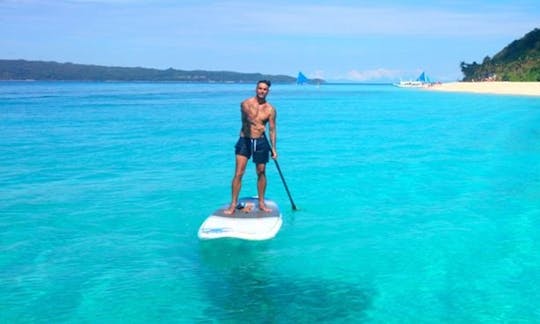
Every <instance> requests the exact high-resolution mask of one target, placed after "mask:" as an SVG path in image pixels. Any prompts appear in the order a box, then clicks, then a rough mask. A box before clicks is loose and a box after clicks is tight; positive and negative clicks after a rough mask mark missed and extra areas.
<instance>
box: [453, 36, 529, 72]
mask: <svg viewBox="0 0 540 324" xmlns="http://www.w3.org/2000/svg"><path fill="white" fill-rule="evenodd" d="M461 71H462V72H463V75H464V78H463V81H483V80H493V81H540V29H538V28H535V29H534V30H533V31H531V32H529V33H528V34H526V35H525V36H523V37H522V38H521V39H518V40H515V41H513V42H512V43H510V44H509V45H508V46H506V47H505V48H503V49H502V50H501V51H500V52H499V53H497V54H495V55H494V56H493V58H490V57H489V56H486V58H484V61H483V62H482V63H481V64H478V63H476V62H473V63H472V64H469V63H465V62H461Z"/></svg>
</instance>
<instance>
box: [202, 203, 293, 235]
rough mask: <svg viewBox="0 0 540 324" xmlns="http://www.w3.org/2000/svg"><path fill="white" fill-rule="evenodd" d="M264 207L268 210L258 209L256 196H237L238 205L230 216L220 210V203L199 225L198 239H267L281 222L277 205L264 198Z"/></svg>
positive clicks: (273, 233)
mask: <svg viewBox="0 0 540 324" xmlns="http://www.w3.org/2000/svg"><path fill="white" fill-rule="evenodd" d="M265 204H266V207H268V208H270V209H272V211H271V212H268V213H267V212H264V211H261V210H260V209H259V200H258V198H257V197H247V198H241V199H240V200H239V201H238V207H237V208H236V209H235V211H234V213H233V214H232V215H226V214H225V213H224V211H225V210H226V209H227V208H228V207H229V206H228V205H227V206H224V207H222V208H220V209H218V210H216V211H214V213H212V215H210V216H208V218H207V219H206V220H205V221H204V223H202V225H201V227H200V228H199V233H198V236H199V238H200V239H217V238H223V237H232V238H239V239H244V240H258V241H259V240H268V239H271V238H273V237H274V236H276V234H277V232H278V231H279V229H280V228H281V224H282V223H283V220H282V217H281V213H280V211H279V208H278V206H277V204H276V203H275V202H273V201H271V200H265Z"/></svg>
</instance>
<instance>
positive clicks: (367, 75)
mask: <svg viewBox="0 0 540 324" xmlns="http://www.w3.org/2000/svg"><path fill="white" fill-rule="evenodd" d="M400 74H401V72H400V71H398V70H388V69H382V68H380V69H375V70H367V71H358V70H350V71H349V72H347V74H346V77H345V79H348V80H352V81H375V80H381V79H383V80H394V79H397V78H399V77H400Z"/></svg>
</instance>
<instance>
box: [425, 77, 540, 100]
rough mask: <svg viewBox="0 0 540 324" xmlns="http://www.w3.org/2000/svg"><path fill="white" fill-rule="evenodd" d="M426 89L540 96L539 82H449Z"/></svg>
mask: <svg viewBox="0 0 540 324" xmlns="http://www.w3.org/2000/svg"><path fill="white" fill-rule="evenodd" d="M426 89H430V90H436V91H451V92H472V93H492V94H503V95H526V96H540V82H495V81H489V82H449V83H440V84H434V85H432V86H430V87H428V88H426Z"/></svg>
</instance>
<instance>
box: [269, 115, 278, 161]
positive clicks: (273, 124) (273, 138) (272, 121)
mask: <svg viewBox="0 0 540 324" xmlns="http://www.w3.org/2000/svg"><path fill="white" fill-rule="evenodd" d="M268 126H269V129H270V142H271V143H272V158H273V159H277V148H276V138H277V131H276V110H275V109H273V108H272V111H271V112H270V118H269V119H268Z"/></svg>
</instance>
